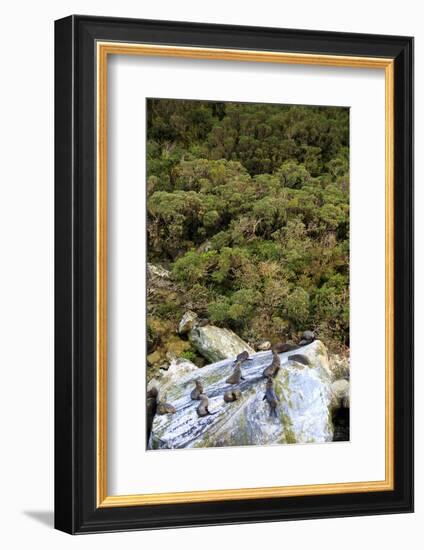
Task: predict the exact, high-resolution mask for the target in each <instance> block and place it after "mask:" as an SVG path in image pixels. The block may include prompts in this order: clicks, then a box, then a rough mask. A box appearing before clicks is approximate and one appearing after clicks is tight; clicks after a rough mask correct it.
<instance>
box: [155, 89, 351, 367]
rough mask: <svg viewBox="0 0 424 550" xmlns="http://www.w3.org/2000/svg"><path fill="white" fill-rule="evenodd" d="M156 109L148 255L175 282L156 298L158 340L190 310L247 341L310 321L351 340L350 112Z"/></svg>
mask: <svg viewBox="0 0 424 550" xmlns="http://www.w3.org/2000/svg"><path fill="white" fill-rule="evenodd" d="M147 114H148V129H147V138H148V141H147V175H148V178H147V190H148V205H147V208H148V261H149V262H150V263H153V264H159V265H161V266H163V267H165V268H166V269H169V270H170V271H171V273H172V279H173V281H174V283H175V285H176V286H175V287H174V288H175V289H177V290H176V291H175V292H173V293H172V295H171V296H169V297H168V298H167V299H161V300H159V301H158V302H157V303H155V304H150V305H149V317H148V325H149V335H150V339H151V340H152V341H153V340H155V338H156V340H157V339H158V338H160V337H163V334H164V333H165V332H166V331H169V330H171V332H172V333H173V334H175V329H176V326H177V323H178V321H179V319H180V318H181V316H182V315H183V313H184V311H186V310H187V309H192V310H194V311H196V312H197V313H198V314H199V315H200V316H203V317H207V318H208V319H209V320H210V321H211V322H212V323H213V324H216V325H218V326H225V327H228V328H231V329H232V330H234V331H235V332H237V334H239V335H240V336H241V337H242V338H244V339H245V340H246V341H251V342H254V341H258V340H261V339H267V340H274V341H275V340H287V339H291V338H295V337H296V334H297V332H298V331H301V330H304V329H313V330H315V331H316V332H317V334H318V336H319V337H320V338H322V339H324V340H325V341H326V343H327V345H329V347H330V348H333V349H341V348H343V347H344V346H347V345H348V344H349V110H348V109H347V108H340V107H310V106H289V105H271V104H256V103H217V102H206V101H188V100H187V101H186V100H166V99H150V100H148V105H147ZM161 335H162V336H161ZM184 353H185V354H186V356H187V357H190V356H191V355H193V354H194V351H193V350H190V349H185V351H184Z"/></svg>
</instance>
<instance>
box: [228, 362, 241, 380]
mask: <svg viewBox="0 0 424 550" xmlns="http://www.w3.org/2000/svg"><path fill="white" fill-rule="evenodd" d="M240 380H244V378H243V374H242V372H241V362H240V361H237V363H236V366H235V367H234V370H233V373H232V374H231V376H229V377H228V378H227V380H226V381H225V382H226V383H227V384H240Z"/></svg>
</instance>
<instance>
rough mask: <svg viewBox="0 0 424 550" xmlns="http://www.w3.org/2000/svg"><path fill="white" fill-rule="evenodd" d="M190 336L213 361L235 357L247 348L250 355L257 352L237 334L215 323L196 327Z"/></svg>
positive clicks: (208, 358) (199, 350) (204, 354)
mask: <svg viewBox="0 0 424 550" xmlns="http://www.w3.org/2000/svg"><path fill="white" fill-rule="evenodd" d="M188 337H189V339H190V341H191V343H192V344H193V346H194V347H195V348H196V349H197V351H198V352H199V353H200V354H201V355H203V357H205V358H206V359H207V360H208V361H210V362H211V363H214V362H216V361H221V360H222V359H229V358H230V357H235V356H236V355H238V354H239V353H241V352H242V351H245V350H246V351H247V352H248V353H249V355H250V354H251V353H255V350H254V349H253V348H251V347H250V346H249V345H248V344H246V342H244V341H243V340H242V339H241V338H240V337H239V336H237V334H235V333H234V332H232V331H231V330H228V329H226V328H219V327H215V326H213V325H206V326H204V327H194V328H193V329H192V330H191V331H190V332H189V335H188Z"/></svg>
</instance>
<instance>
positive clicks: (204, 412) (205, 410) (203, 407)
mask: <svg viewBox="0 0 424 550" xmlns="http://www.w3.org/2000/svg"><path fill="white" fill-rule="evenodd" d="M199 399H200V405H199V406H198V407H197V409H196V411H197V414H198V415H199V416H208V415H209V414H216V413H211V412H209V399H208V396H207V395H206V394H205V393H201V394H200V396H199Z"/></svg>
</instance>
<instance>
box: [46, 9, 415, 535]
mask: <svg viewBox="0 0 424 550" xmlns="http://www.w3.org/2000/svg"><path fill="white" fill-rule="evenodd" d="M99 40H106V41H122V42H127V43H128V42H144V43H151V44H167V45H179V46H201V47H210V48H228V49H239V50H246V49H254V50H256V51H259V50H263V51H272V52H277V51H278V52H293V53H299V52H302V53H311V54H329V55H336V56H360V57H380V58H381V57H382V58H391V59H394V63H395V73H394V75H395V79H394V91H395V96H394V280H395V295H394V312H395V327H394V331H395V332H394V335H395V338H394V341H395V347H394V479H395V486H394V490H392V491H377V492H361V493H347V494H331V495H330V494H328V495H310V496H293V497H282V498H269V499H249V500H231V501H220V502H198V503H194V502H193V503H182V504H160V505H147V506H122V507H109V508H101V507H100V508H99V507H97V504H96V502H97V501H96V490H97V489H96V487H97V482H96V368H95V366H96V261H95V258H96V186H95V182H96V144H95V132H96V102H95V86H96V70H95V62H96V59H95V56H96V49H95V44H96V42H97V41H99ZM55 73H56V76H55V527H56V528H57V529H60V530H62V531H65V532H68V533H72V534H76V533H94V532H104V531H122V530H130V529H155V528H169V527H182V526H200V525H217V524H233V523H251V522H265V521H281V520H295V519H309V518H326V517H337V516H360V515H371V514H388V513H401V512H412V511H413V39H412V38H410V37H402V36H381V35H380V36H379V35H369V34H348V33H336V32H318V31H310V30H292V29H278V28H259V27H242V26H227V25H211V24H203V23H182V22H178V23H176V22H169V21H149V20H133V19H120V18H109V17H89V16H79V15H73V16H70V17H66V18H64V19H60V20H58V21H56V23H55Z"/></svg>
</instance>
